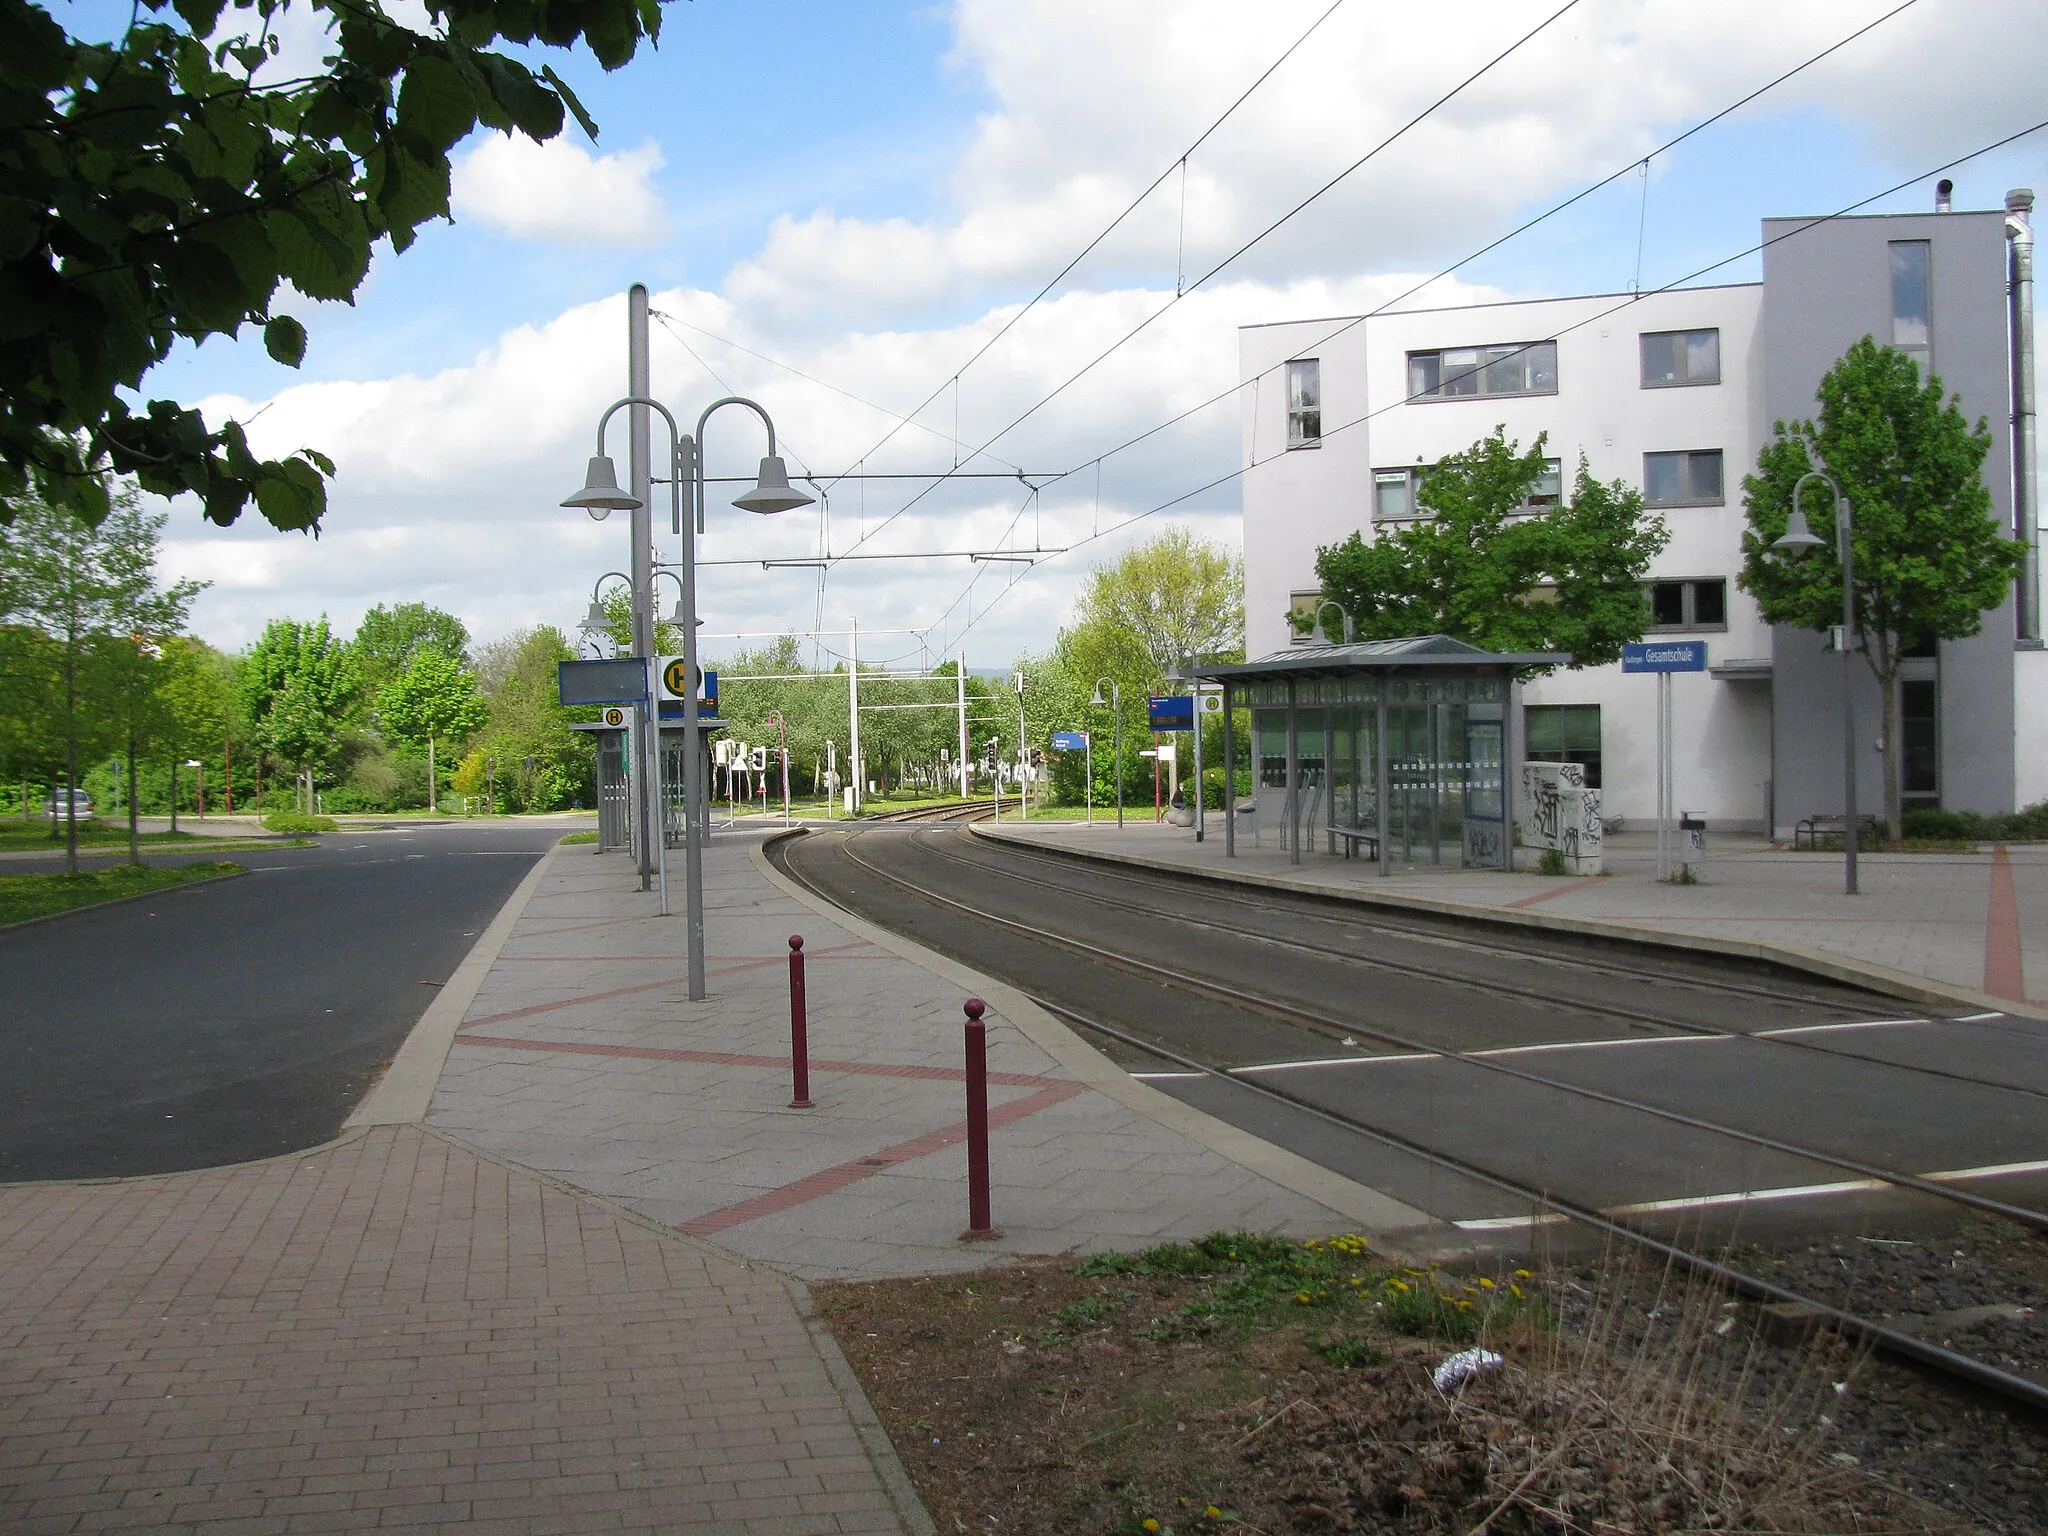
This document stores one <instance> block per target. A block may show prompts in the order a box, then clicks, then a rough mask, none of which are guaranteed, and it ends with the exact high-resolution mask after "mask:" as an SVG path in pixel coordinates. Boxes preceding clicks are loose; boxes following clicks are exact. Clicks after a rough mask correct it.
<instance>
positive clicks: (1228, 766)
mask: <svg viewBox="0 0 2048 1536" xmlns="http://www.w3.org/2000/svg"><path fill="white" fill-rule="evenodd" d="M1230 706H1231V698H1230V680H1229V679H1228V678H1225V679H1224V680H1223V856H1224V857H1225V858H1226V859H1234V858H1236V857H1237V735H1236V728H1235V727H1234V726H1233V725H1232V723H1231V718H1230V716H1231V707H1230ZM1253 763H1254V765H1256V763H1257V759H1256V758H1254V759H1253ZM1252 794H1253V795H1254V796H1256V795H1257V794H1258V780H1257V778H1256V777H1255V778H1254V779H1253V780H1252Z"/></svg>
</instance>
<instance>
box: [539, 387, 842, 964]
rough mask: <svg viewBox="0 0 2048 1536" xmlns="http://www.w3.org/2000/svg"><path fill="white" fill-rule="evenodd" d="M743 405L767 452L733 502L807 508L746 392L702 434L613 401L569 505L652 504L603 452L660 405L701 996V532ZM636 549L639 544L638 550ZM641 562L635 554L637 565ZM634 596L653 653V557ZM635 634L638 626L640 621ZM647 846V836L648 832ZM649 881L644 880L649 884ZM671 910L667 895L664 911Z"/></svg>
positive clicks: (651, 769)
mask: <svg viewBox="0 0 2048 1536" xmlns="http://www.w3.org/2000/svg"><path fill="white" fill-rule="evenodd" d="M727 405H743V406H745V407H747V408H748V409H749V410H751V411H752V412H753V413H754V414H755V415H757V416H759V417H760V418H761V424H762V425H763V426H764V427H766V428H767V429H768V452H767V455H766V456H765V457H764V458H763V459H762V460H761V468H760V473H759V474H758V475H757V476H756V479H755V484H754V487H753V489H751V490H749V491H745V492H743V493H742V494H740V495H738V496H735V497H734V498H733V503H732V504H733V505H734V506H736V507H738V508H740V510H742V511H744V512H759V513H763V514H766V513H773V512H787V511H790V510H791V509H792V508H795V507H807V506H809V505H810V504H811V498H810V497H809V496H806V495H805V494H804V493H803V492H802V491H799V490H797V489H795V488H794V487H792V486H791V485H790V483H789V471H788V470H787V469H786V468H784V466H783V462H782V460H781V458H780V457H779V456H778V455H777V454H776V452H775V423H774V421H773V420H771V419H770V417H769V415H768V413H767V412H766V411H765V410H763V409H762V408H761V407H760V406H759V405H757V404H756V403H755V402H753V401H752V400H748V399H745V398H743V397H741V396H739V395H728V396H726V397H725V398H724V399H721V400H714V401H712V402H711V404H709V405H707V406H706V407H704V411H703V414H702V415H700V416H699V417H698V418H697V431H696V435H695V436H693V437H692V436H685V435H684V434H683V432H682V430H681V429H680V428H679V427H678V426H677V425H676V419H675V417H674V416H673V415H671V414H670V413H669V410H668V407H667V406H665V405H663V404H662V403H661V402H660V401H658V400H656V399H654V398H653V397H652V396H649V395H628V396H627V397H626V398H624V399H622V400H616V401H614V402H613V403H612V404H611V405H610V406H608V407H606V409H605V413H604V414H603V415H602V416H601V417H599V418H598V422H597V452H596V454H594V455H593V456H592V458H591V460H590V467H589V469H588V470H587V471H586V473H585V475H584V486H583V489H582V490H580V491H578V492H576V493H575V495H573V496H570V497H568V498H566V499H565V500H564V501H563V502H562V505H563V506H565V507H581V508H583V509H585V510H586V511H588V512H589V513H590V514H591V515H592V516H593V517H602V516H604V515H605V514H607V513H609V512H612V511H634V512H637V511H640V510H642V509H643V507H644V506H645V503H644V502H643V501H642V499H641V498H640V497H638V496H636V495H634V494H633V493H632V492H631V491H630V490H621V489H620V488H619V478H618V471H617V470H616V469H615V468H614V467H613V465H612V461H611V458H610V457H609V456H608V455H607V454H606V453H605V451H604V432H605V428H606V427H607V426H608V425H609V424H610V422H611V419H612V417H613V416H614V415H615V414H617V412H618V411H619V410H620V408H621V407H624V406H639V407H644V408H646V409H648V410H651V411H655V412H658V413H659V414H660V416H661V419H662V420H663V421H665V422H667V423H668V437H669V474H668V483H669V525H670V528H671V530H672V531H673V532H675V533H678V534H680V535H681V536H682V540H683V558H682V559H681V561H679V562H678V563H677V564H676V565H675V566H674V567H673V568H667V569H670V570H671V574H672V575H674V577H675V580H676V584H677V585H678V587H680V588H681V591H680V593H679V595H678V596H677V599H676V611H675V614H674V615H673V622H674V623H675V624H676V625H677V626H678V627H679V628H680V629H681V630H682V632H683V670H684V673H685V674H686V675H685V679H684V681H685V686H684V688H683V689H682V695H683V821H684V836H683V850H684V854H683V859H684V867H685V870H686V873H685V876H684V881H685V901H686V903H687V905H688V909H689V910H688V914H687V919H686V921H687V925H688V929H689V950H690V1000H691V1001H692V1002H698V1001H701V1000H702V999H703V997H704V995H705V977H704V847H703V835H704V827H705V823H706V820H707V818H706V816H705V814H704V809H705V808H704V769H703V763H702V761H701V758H702V751H701V748H702V742H703V726H702V724H701V723H700V721H699V717H698V714H697V690H698V683H699V679H700V678H701V676H702V672H701V671H700V669H699V657H698V655H697V544H696V536H697V535H698V534H700V533H702V532H703V531H704V454H703V449H702V446H701V445H702V443H703V441H704V427H705V424H706V423H707V422H708V421H710V419H711V414H712V412H714V411H716V410H718V409H719V408H720V407H722V406H727ZM685 486H688V488H689V505H690V515H689V516H688V517H687V518H686V517H684V516H683V505H682V498H683V488H684V487H685ZM636 555H637V551H636ZM640 565H641V562H640V561H639V560H638V559H637V558H636V559H635V561H634V566H635V569H636V570H638V569H639V568H640ZM633 602H634V607H635V610H636V618H637V617H638V616H639V615H645V618H646V631H647V633H646V636H645V637H644V638H643V639H642V641H641V643H642V644H643V645H644V646H645V647H646V650H645V652H644V654H646V655H649V656H652V655H653V642H652V634H653V610H654V577H653V571H652V561H651V557H650V560H649V564H648V577H647V581H646V585H645V586H644V587H641V586H640V585H639V584H638V583H637V582H636V583H635V590H634V593H633ZM635 627H636V633H637V631H638V629H639V626H638V624H637V623H636V626H635ZM648 692H649V694H650V699H649V705H648V711H649V715H650V717H651V724H650V726H649V728H648V730H647V732H646V735H647V737H648V738H649V742H650V745H649V746H648V747H647V748H646V768H645V770H644V772H645V778H644V780H643V782H644V783H645V784H646V785H647V786H648V788H649V789H650V790H651V792H652V793H651V794H650V795H648V796H646V797H644V799H643V803H645V802H646V801H647V800H651V801H652V804H651V806H650V807H649V809H648V811H647V812H646V813H645V815H644V818H643V820H642V823H641V825H642V826H643V827H644V828H645V829H646V833H645V836H646V837H651V838H654V839H658V841H656V843H655V845H654V846H655V847H656V848H657V849H661V848H663V847H664V846H665V845H666V843H667V836H666V825H665V823H666V816H665V813H664V807H663V805H662V798H661V746H660V737H661V713H660V703H659V694H658V692H657V690H655V689H653V688H651V687H650V688H649V690H648ZM643 845H644V838H643ZM643 888H644V885H643ZM667 910H668V907H667V902H666V900H664V902H663V905H662V911H663V913H664V914H665V913H666V912H667Z"/></svg>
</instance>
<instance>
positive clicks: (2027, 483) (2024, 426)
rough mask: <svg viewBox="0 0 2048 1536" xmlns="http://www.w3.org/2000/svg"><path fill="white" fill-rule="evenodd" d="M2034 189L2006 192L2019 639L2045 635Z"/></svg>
mask: <svg viewBox="0 0 2048 1536" xmlns="http://www.w3.org/2000/svg"><path fill="white" fill-rule="evenodd" d="M2033 208H2034V194H2033V192H2032V191H2031V190H2029V189H2028V188H2026V187H2015V188H2013V189H2012V190H2011V191H2010V192H2008V193H2006V194H2005V233H2006V238H2007V241H2008V254H2007V260H2008V268H2009V271H2008V277H2007V298H2008V300H2009V303H2010V306H2011V316H2010V325H2011V330H2012V340H2011V346H2012V467H2013V475H2012V531H2013V537H2014V538H2017V539H2024V540H2025V541H2026V545H2027V563H2026V565H2025V567H2024V568H2023V569H2022V570H2021V572H2020V581H2019V599H2020V600H2019V638H2020V639H2021V640H2023V641H2027V642H2031V643H2038V642H2039V641H2040V639H2041V528H2040V522H2041V513H2040V506H2039V501H2040V493H2039V489H2038V487H2037V486H2036V485H2035V483H2034V462H2035V460H2034V455H2035V451H2036V448H2035V415H2034V223H2033V218H2032V213H2033Z"/></svg>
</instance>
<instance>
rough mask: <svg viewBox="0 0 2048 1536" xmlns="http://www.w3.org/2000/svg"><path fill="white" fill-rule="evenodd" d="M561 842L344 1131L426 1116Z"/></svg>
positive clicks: (536, 867) (539, 863) (482, 939)
mask: <svg viewBox="0 0 2048 1536" xmlns="http://www.w3.org/2000/svg"><path fill="white" fill-rule="evenodd" d="M560 847H561V844H559V843H557V844H556V845H555V846H554V847H553V848H550V849H548V851H547V852H545V853H543V854H542V855H541V856H540V857H539V858H538V859H536V860H534V864H533V868H532V869H530V870H528V871H527V872H526V878H525V879H524V880H522V881H520V882H519V885H518V888H517V889H516V890H514V891H513V892H512V894H511V895H510V896H508V897H506V898H505V905H504V906H502V907H500V908H499V909H498V915H497V916H496V917H494V918H492V919H491V923H490V926H489V927H488V928H486V929H484V931H483V932H482V933H481V934H480V935H478V937H477V941H476V943H474V944H472V945H471V946H470V948H469V953H468V954H467V955H464V956H463V957H462V964H460V965H458V966H457V967H456V968H455V974H454V975H452V976H450V977H449V978H448V981H447V984H446V985H445V986H443V987H442V988H441V989H440V990H439V991H438V992H436V993H435V994H434V1000H433V1001H432V1002H431V1003H429V1004H427V1011H426V1012H425V1013H423V1014H421V1015H420V1020H419V1022H418V1023H417V1024H415V1025H413V1027H412V1030H411V1032H410V1033H408V1034H407V1035H406V1037H405V1044H403V1045H401V1046H400V1047H399V1048H398V1054H397V1055H396V1056H394V1057H392V1058H391V1065H390V1066H389V1067H387V1068H385V1071H384V1075H383V1076H382V1077H380V1078H378V1079H377V1084H376V1086H375V1087H374V1088H372V1089H371V1090H370V1091H369V1092H368V1093H366V1094H364V1095H363V1101H362V1103H360V1104H358V1105H357V1106H356V1107H355V1110H354V1112H353V1113H352V1114H350V1116H349V1117H348V1118H347V1119H346V1120H344V1121H342V1122H341V1128H342V1130H343V1131H344V1132H348V1131H352V1130H356V1129H359V1128H361V1127H363V1126H370V1125H412V1124H417V1123H419V1122H421V1121H424V1120H425V1119H426V1118H427V1109H428V1107H429V1106H430V1105H431V1104H432V1103H433V1101H434V1089H435V1087H436V1086H437V1085H438V1084H439V1083H440V1081H441V1069H442V1068H443V1067H444V1066H446V1065H447V1063H448V1052H449V1050H450V1049H451V1048H452V1047H453V1046H454V1044H455V1031H456V1030H457V1029H459V1028H461V1026H462V1020H463V1018H464V1016H465V1015H467V1014H468V1012H469V1005H470V1004H471V1003H473V1002H475V1001H476V995H477V992H478V991H479V990H480V989H481V988H482V986H483V984H484V978H485V977H486V976H488V975H490V973H491V967H492V966H493V965H495V964H497V962H498V955H499V953H500V952H501V951H503V949H504V948H505V943H506V941H507V940H508V939H510V938H511V937H512V929H513V928H514V926H516V925H517V923H518V922H519V919H520V916H521V915H522V914H523V913H524V912H525V911H526V904H527V903H528V902H529V901H531V900H533V893H534V892H535V891H537V890H539V889H540V883H541V880H542V878H543V877H544V876H545V875H546V874H547V872H548V866H549V865H551V864H552V863H554V859H555V854H556V853H557V852H558V851H559V850H560Z"/></svg>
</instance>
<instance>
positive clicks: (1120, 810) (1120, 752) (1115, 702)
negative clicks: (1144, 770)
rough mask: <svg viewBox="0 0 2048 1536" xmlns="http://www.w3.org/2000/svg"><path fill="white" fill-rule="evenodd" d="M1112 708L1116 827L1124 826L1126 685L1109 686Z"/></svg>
mask: <svg viewBox="0 0 2048 1536" xmlns="http://www.w3.org/2000/svg"><path fill="white" fill-rule="evenodd" d="M1109 704H1110V708H1111V709H1113V710H1114V711H1115V712H1116V825H1117V830H1118V831H1122V830H1123V825H1124V685H1123V684H1122V683H1114V682H1113V683H1111V684H1110V685H1109Z"/></svg>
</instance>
